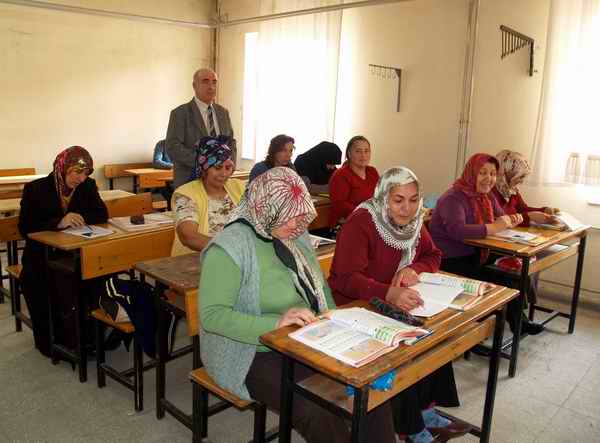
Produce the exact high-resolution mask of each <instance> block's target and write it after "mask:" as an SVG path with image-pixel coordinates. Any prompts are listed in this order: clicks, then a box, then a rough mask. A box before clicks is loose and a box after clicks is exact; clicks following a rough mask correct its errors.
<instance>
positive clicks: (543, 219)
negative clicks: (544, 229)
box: [527, 211, 556, 224]
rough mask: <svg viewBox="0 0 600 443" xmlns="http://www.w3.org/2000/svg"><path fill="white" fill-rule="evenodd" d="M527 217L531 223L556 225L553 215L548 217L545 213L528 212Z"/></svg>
mask: <svg viewBox="0 0 600 443" xmlns="http://www.w3.org/2000/svg"><path fill="white" fill-rule="evenodd" d="M527 215H529V218H530V219H531V221H533V222H536V223H540V224H541V223H545V224H547V223H552V224H554V223H556V217H554V216H553V215H550V214H549V213H546V212H540V211H533V212H528V213H527Z"/></svg>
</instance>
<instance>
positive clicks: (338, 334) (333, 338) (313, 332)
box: [289, 308, 431, 368]
mask: <svg viewBox="0 0 600 443" xmlns="http://www.w3.org/2000/svg"><path fill="white" fill-rule="evenodd" d="M430 333H431V332H430V331H428V330H427V329H422V328H418V327H415V326H410V325H407V324H404V323H401V322H399V321H396V320H392V319H391V318H388V317H385V316H383V315H380V314H377V313H375V312H372V311H369V310H367V309H364V308H348V309H337V310H335V311H331V312H330V313H328V314H327V318H324V319H322V320H319V321H316V322H314V323H311V324H309V325H307V326H304V327H303V328H300V329H298V330H297V331H295V332H292V333H290V335H289V336H290V337H291V338H293V339H295V340H298V341H299V342H301V343H304V344H305V345H307V346H310V347H311V348H314V349H316V350H318V351H321V352H323V353H325V354H327V355H329V356H331V357H333V358H336V359H338V360H340V361H341V362H343V363H346V364H348V365H350V366H353V367H356V368H357V367H360V366H363V365H365V364H367V363H369V362H371V361H373V360H375V359H376V358H378V357H380V356H381V355H384V354H387V353H388V352H391V351H393V350H394V349H396V348H397V347H398V345H399V344H400V343H406V344H412V343H414V342H416V341H417V340H419V339H421V338H423V337H426V336H427V335H429V334H430Z"/></svg>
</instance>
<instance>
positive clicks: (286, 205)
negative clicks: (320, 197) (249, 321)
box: [230, 167, 327, 312]
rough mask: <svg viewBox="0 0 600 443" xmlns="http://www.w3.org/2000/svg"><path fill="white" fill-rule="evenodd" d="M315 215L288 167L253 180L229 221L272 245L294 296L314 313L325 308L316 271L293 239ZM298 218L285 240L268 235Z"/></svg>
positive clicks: (301, 187) (310, 201)
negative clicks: (289, 277)
mask: <svg viewBox="0 0 600 443" xmlns="http://www.w3.org/2000/svg"><path fill="white" fill-rule="evenodd" d="M316 216H317V211H316V210H315V206H314V204H313V202H312V198H311V197H310V194H309V193H308V190H307V189H306V185H305V184H304V182H303V181H302V179H301V178H300V177H299V176H298V174H296V172H294V171H293V170H292V169H290V168H286V167H275V168H271V169H269V170H268V171H267V172H265V173H264V174H261V175H259V176H258V177H256V178H255V179H254V180H253V181H252V182H251V183H250V184H249V186H248V188H247V190H246V194H245V195H244V197H243V198H242V200H241V201H240V204H239V205H238V207H237V208H235V209H234V211H233V212H232V214H231V218H230V220H232V223H234V222H240V221H241V222H243V223H246V224H248V225H250V226H251V227H252V228H253V229H254V231H255V232H256V234H257V235H258V236H259V237H262V238H263V239H265V240H270V241H272V242H273V247H274V248H275V253H276V254H277V257H278V258H279V259H280V260H281V261H282V263H283V264H284V265H285V266H286V267H288V268H289V269H290V271H291V272H292V274H293V276H294V277H293V280H294V284H295V286H296V289H297V291H298V293H299V294H300V295H301V296H302V297H303V298H304V299H305V300H306V301H307V303H308V304H309V306H310V307H311V309H312V310H313V311H314V312H322V311H324V310H326V309H327V302H326V300H325V294H324V292H323V286H322V283H323V280H322V276H321V275H320V270H315V269H313V267H312V266H311V264H310V262H309V261H308V259H307V257H305V256H304V253H303V252H302V250H301V249H300V248H299V247H298V245H297V244H296V242H295V240H297V239H298V238H299V237H300V236H301V235H302V234H304V233H305V232H306V229H307V227H308V225H309V224H310V222H312V221H313V220H314V219H315V217H316ZM297 217H301V220H300V221H298V223H297V225H296V226H297V227H296V229H295V231H294V232H293V233H292V235H291V237H290V238H288V239H286V240H279V239H277V238H275V237H273V236H272V235H271V232H272V231H273V229H275V228H277V227H280V226H283V225H285V224H286V223H287V222H289V221H290V220H292V219H294V218H297Z"/></svg>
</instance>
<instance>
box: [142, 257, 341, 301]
mask: <svg viewBox="0 0 600 443" xmlns="http://www.w3.org/2000/svg"><path fill="white" fill-rule="evenodd" d="M334 251H335V245H323V246H320V247H319V248H318V249H317V258H318V259H325V258H327V257H329V256H331V255H333V253H334ZM134 269H135V270H136V271H139V272H141V273H142V274H146V275H147V276H148V277H150V278H153V279H155V280H157V281H159V282H161V283H162V284H164V285H166V286H169V287H170V288H172V289H174V290H175V291H177V292H179V293H185V292H187V291H191V290H194V289H198V283H199V280H200V253H199V252H193V253H191V254H184V255H179V256H177V257H164V258H157V259H155V260H148V261H143V262H140V263H136V264H135V266H134Z"/></svg>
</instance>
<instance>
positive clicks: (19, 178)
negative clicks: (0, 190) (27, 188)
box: [0, 174, 48, 185]
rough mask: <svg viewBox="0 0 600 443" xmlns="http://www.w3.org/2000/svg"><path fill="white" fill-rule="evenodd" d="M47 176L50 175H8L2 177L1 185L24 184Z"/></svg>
mask: <svg viewBox="0 0 600 443" xmlns="http://www.w3.org/2000/svg"><path fill="white" fill-rule="evenodd" d="M46 176H48V174H32V175H12V176H8V177H0V185H23V184H25V183H29V182H32V181H34V180H37V179H38V178H42V177H46Z"/></svg>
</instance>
